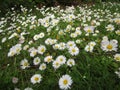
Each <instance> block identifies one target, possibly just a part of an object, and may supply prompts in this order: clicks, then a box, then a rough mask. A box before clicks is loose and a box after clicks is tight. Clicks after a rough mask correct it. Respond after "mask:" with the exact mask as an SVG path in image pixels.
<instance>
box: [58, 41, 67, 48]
mask: <svg viewBox="0 0 120 90" xmlns="http://www.w3.org/2000/svg"><path fill="white" fill-rule="evenodd" d="M59 46H60V47H59V49H60V50H64V49H65V48H66V44H65V43H64V42H61V43H59Z"/></svg>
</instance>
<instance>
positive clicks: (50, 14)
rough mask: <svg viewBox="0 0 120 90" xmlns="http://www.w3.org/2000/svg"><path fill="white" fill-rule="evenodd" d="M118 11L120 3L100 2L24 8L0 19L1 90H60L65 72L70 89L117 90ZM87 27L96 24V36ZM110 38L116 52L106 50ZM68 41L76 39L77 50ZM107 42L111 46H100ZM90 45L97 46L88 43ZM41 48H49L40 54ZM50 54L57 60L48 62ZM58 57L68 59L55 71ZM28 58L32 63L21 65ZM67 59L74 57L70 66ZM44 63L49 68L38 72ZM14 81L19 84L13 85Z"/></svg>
mask: <svg viewBox="0 0 120 90" xmlns="http://www.w3.org/2000/svg"><path fill="white" fill-rule="evenodd" d="M21 1H22V0H21ZM15 2H16V1H15ZM36 2H37V3H38V2H39V1H38V0H37V1H36ZM16 3H17V2H16ZM119 9H120V4H117V3H102V4H99V5H98V4H95V5H93V6H87V5H83V6H82V7H81V6H77V7H73V6H72V7H66V8H65V9H62V8H61V7H59V6H57V7H48V8H45V7H42V8H41V9H38V8H35V10H33V9H30V10H29V9H27V8H25V7H21V8H20V10H21V12H20V13H16V11H15V10H12V11H9V12H8V13H7V14H5V16H4V17H2V18H0V90H3V89H4V90H14V89H15V88H20V89H21V90H24V89H25V88H26V87H31V88H33V89H34V90H59V89H60V88H59V84H58V81H59V79H60V78H61V76H62V75H65V74H68V75H70V76H71V78H72V80H73V83H72V85H71V86H70V87H71V90H107V89H108V90H119V89H120V78H119V77H118V76H119V75H120V72H118V76H117V75H116V74H115V72H116V71H118V69H120V68H119V67H120V58H119V57H118V58H115V54H117V53H120V38H119V36H120V30H119V28H120V11H119ZM116 19H117V20H116ZM115 20H116V21H115ZM108 25H110V26H114V27H110V28H109V27H108ZM87 26H92V30H93V32H90V29H88V31H86V30H85V28H86V27H87ZM112 29H113V30H112ZM117 31H118V32H117ZM48 39H49V40H48ZM113 39H114V40H113ZM47 40H48V41H47ZM109 40H113V41H114V43H112V44H114V45H115V49H116V46H117V50H115V49H113V50H111V47H108V46H109V45H108V46H106V45H107V44H108V41H109ZM68 41H73V42H74V46H73V47H69V45H68V44H67V43H68ZM104 41H105V42H107V43H106V44H104V43H102V42H104ZM61 42H63V43H65V46H64V44H62V45H61V44H60V43H61ZM90 42H92V43H93V44H94V45H93V44H90V45H89V43H90ZM56 44H58V47H56V48H55V47H54V45H56ZM110 44H111V43H110ZM26 45H28V48H27V47H26ZM40 45H44V46H45V47H46V51H45V52H44V53H43V54H41V53H39V52H40V50H38V47H39V46H40ZM60 45H61V46H60ZM86 46H89V47H90V46H91V47H92V50H91V49H90V48H88V49H85V47H86ZM93 46H94V47H93ZM102 46H103V47H105V46H106V48H102ZM63 47H65V48H63ZM113 47H114V46H113ZM61 48H62V49H61ZM70 48H77V49H78V50H77V53H76V54H72V53H71V52H70V50H69V49H70ZM33 51H34V52H33ZM42 51H44V50H42ZM11 52H12V53H11ZM32 52H33V53H32ZM73 53H74V50H73ZM49 55H51V56H52V58H53V60H51V61H50V62H46V61H45V57H47V56H49ZM60 55H64V56H65V57H66V60H65V63H63V64H61V65H60V67H58V68H55V67H54V66H53V62H54V61H56V60H57V57H58V56H60ZM35 57H39V58H40V61H41V62H39V63H38V64H37V65H36V64H35V63H34V62H33V61H34V59H35ZM24 59H27V60H28V63H24V64H21V61H23V60H24ZM68 59H73V60H74V61H75V64H72V66H70V65H71V64H70V65H69V64H68V63H67V62H68ZM117 59H118V60H117ZM48 61H49V59H48ZM42 63H45V64H46V66H47V67H46V68H45V70H41V69H39V67H40V65H41V64H42ZM59 63H60V62H59ZM22 66H24V67H22ZM34 74H41V76H42V80H41V82H40V83H35V84H33V83H32V82H31V77H32V76H33V75H34ZM13 78H18V81H16V83H15V81H14V82H13Z"/></svg>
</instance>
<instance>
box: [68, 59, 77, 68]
mask: <svg viewBox="0 0 120 90" xmlns="http://www.w3.org/2000/svg"><path fill="white" fill-rule="evenodd" d="M67 65H68V66H70V67H72V66H74V65H75V60H74V59H69V60H68V61H67Z"/></svg>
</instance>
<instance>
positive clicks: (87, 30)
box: [84, 26, 95, 33]
mask: <svg viewBox="0 0 120 90" xmlns="http://www.w3.org/2000/svg"><path fill="white" fill-rule="evenodd" d="M94 29H95V27H94V26H85V27H84V30H85V32H86V33H94Z"/></svg>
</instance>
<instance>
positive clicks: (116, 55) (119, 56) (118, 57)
mask: <svg viewBox="0 0 120 90" xmlns="http://www.w3.org/2000/svg"><path fill="white" fill-rule="evenodd" d="M114 59H115V60H116V61H120V54H118V53H117V54H115V55H114Z"/></svg>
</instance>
